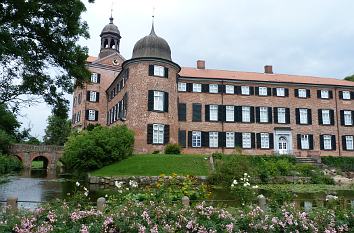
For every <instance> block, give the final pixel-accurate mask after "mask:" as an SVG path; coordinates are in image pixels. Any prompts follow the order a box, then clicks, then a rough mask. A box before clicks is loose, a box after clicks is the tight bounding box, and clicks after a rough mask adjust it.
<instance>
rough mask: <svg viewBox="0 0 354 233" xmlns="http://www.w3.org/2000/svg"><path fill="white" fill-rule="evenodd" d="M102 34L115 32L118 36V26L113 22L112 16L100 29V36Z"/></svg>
mask: <svg viewBox="0 0 354 233" xmlns="http://www.w3.org/2000/svg"><path fill="white" fill-rule="evenodd" d="M103 34H116V35H119V36H120V31H119V29H118V27H117V26H116V25H114V24H113V18H112V16H111V17H110V18H109V24H107V25H106V26H104V28H103V29H102V32H101V34H100V36H102V35H103Z"/></svg>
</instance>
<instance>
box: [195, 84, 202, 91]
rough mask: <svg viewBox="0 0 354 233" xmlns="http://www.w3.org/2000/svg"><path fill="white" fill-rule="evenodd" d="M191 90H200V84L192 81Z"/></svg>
mask: <svg viewBox="0 0 354 233" xmlns="http://www.w3.org/2000/svg"><path fill="white" fill-rule="evenodd" d="M193 92H202V84H200V83H193Z"/></svg>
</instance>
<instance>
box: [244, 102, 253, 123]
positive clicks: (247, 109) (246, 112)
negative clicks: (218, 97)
mask: <svg viewBox="0 0 354 233" xmlns="http://www.w3.org/2000/svg"><path fill="white" fill-rule="evenodd" d="M242 122H251V107H247V106H242Z"/></svg>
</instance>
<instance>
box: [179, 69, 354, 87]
mask: <svg viewBox="0 0 354 233" xmlns="http://www.w3.org/2000/svg"><path fill="white" fill-rule="evenodd" d="M179 75H180V76H182V77H189V78H203V79H224V80H237V81H256V82H257V81H259V82H276V83H294V84H312V85H330V86H349V87H353V88H354V82H351V81H346V80H340V79H335V78H320V77H313V76H302V75H289V74H266V73H257V72H244V71H228V70H213V69H197V68H191V67H182V69H181V71H180V72H179Z"/></svg>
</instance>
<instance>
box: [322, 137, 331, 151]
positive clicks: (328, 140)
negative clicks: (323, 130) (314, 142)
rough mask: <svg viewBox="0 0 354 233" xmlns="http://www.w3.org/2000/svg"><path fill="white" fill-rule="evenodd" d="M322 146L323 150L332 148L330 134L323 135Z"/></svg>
mask: <svg viewBox="0 0 354 233" xmlns="http://www.w3.org/2000/svg"><path fill="white" fill-rule="evenodd" d="M323 148H324V149H325V150H332V136H331V135H324V136H323Z"/></svg>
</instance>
